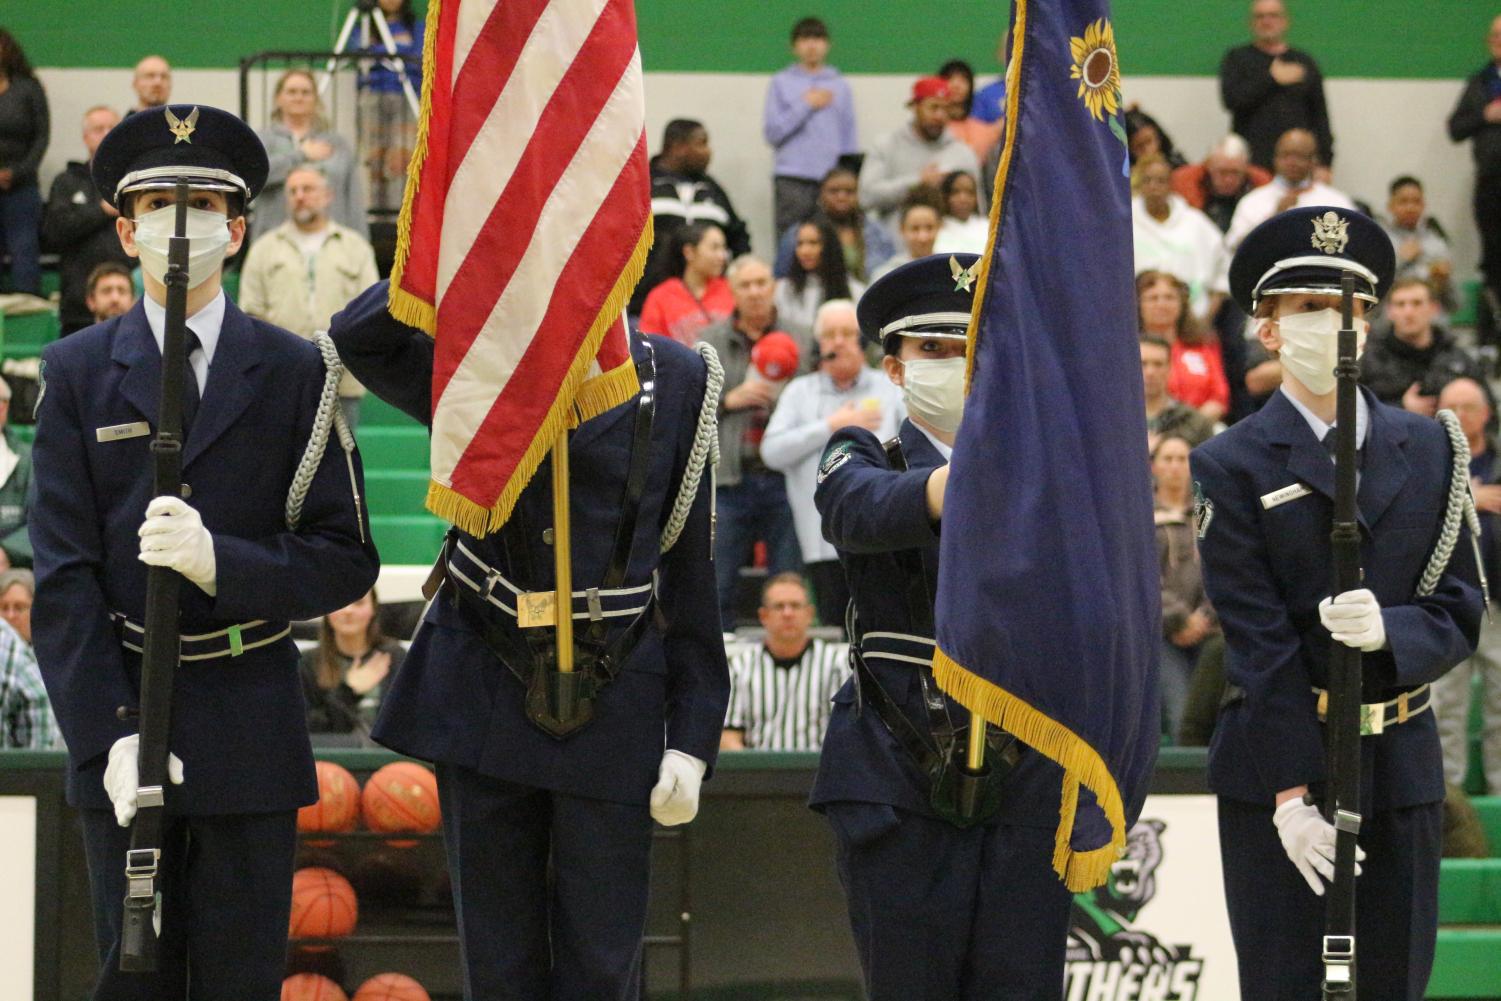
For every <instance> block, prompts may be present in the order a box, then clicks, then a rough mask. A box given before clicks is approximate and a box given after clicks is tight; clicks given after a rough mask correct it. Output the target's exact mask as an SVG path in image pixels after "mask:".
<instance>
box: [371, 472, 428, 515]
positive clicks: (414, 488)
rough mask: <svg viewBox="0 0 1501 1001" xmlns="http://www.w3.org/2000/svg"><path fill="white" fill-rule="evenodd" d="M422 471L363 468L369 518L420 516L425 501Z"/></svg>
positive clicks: (425, 480) (426, 481)
mask: <svg viewBox="0 0 1501 1001" xmlns="http://www.w3.org/2000/svg"><path fill="white" fill-rule="evenodd" d="M427 483H428V475H427V470H426V469H371V468H370V467H368V466H366V467H365V496H366V498H367V499H368V502H369V505H370V514H371V516H372V517H373V516H375V515H378V514H420V513H421V512H422V510H423V503H424V502H425V501H426V500H427Z"/></svg>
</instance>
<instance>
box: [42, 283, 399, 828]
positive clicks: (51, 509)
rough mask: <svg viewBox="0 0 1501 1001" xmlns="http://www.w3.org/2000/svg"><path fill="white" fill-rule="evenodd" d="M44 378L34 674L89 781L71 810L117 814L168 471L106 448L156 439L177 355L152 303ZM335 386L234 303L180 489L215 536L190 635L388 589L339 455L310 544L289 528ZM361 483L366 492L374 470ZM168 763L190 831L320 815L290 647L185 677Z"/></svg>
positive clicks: (52, 350)
mask: <svg viewBox="0 0 1501 1001" xmlns="http://www.w3.org/2000/svg"><path fill="white" fill-rule="evenodd" d="M42 362H43V366H44V368H43V376H44V379H45V384H46V389H45V391H44V392H43V395H42V400H41V403H40V405H39V406H38V408H37V433H36V445H35V448H34V450H33V453H32V455H33V460H34V467H33V468H34V471H35V476H34V485H35V490H36V496H35V499H34V501H33V504H32V518H31V540H32V545H33V547H34V549H35V551H36V575H37V592H36V605H35V609H34V614H33V616H32V621H33V623H34V627H33V628H34V636H35V641H36V651H37V659H38V662H39V664H40V666H41V669H42V674H43V677H44V678H45V680H46V683H47V691H48V693H49V694H50V696H51V698H52V705H53V708H54V709H55V710H56V712H57V718H58V722H59V724H60V725H61V727H62V731H63V736H64V737H65V738H66V739H67V743H68V754H69V757H70V758H71V761H72V765H73V769H72V770H71V771H70V779H71V782H70V785H69V801H70V802H72V803H74V804H75V805H78V806H83V807H97V808H103V807H107V806H108V805H109V800H108V798H107V797H106V796H105V793H104V788H103V785H102V779H103V774H104V766H105V764H106V758H107V752H108V751H109V748H110V746H111V745H112V744H113V743H114V742H115V741H116V740H117V739H118V738H120V737H123V736H126V735H128V734H131V733H134V732H136V728H137V723H136V721H135V720H133V719H132V720H120V719H117V718H116V715H115V710H116V709H117V708H118V707H120V706H135V705H137V692H138V688H139V684H140V669H141V665H140V655H139V654H137V653H132V652H130V651H128V650H124V649H123V648H122V647H121V645H120V639H119V636H118V635H117V633H116V629H115V627H114V625H113V624H112V623H111V621H110V613H111V612H121V613H124V614H125V615H126V616H128V617H129V618H130V619H131V620H132V621H133V622H136V623H140V622H142V621H143V616H144V613H145V600H146V573H147V567H146V565H145V564H144V563H142V562H141V561H140V560H139V559H138V558H137V553H138V552H139V538H138V536H137V530H138V529H139V528H140V525H141V521H142V520H143V518H144V516H145V511H146V505H147V504H148V503H149V502H150V500H151V497H152V489H151V483H152V472H153V470H152V461H151V455H150V443H151V436H150V435H149V434H142V435H139V436H136V437H131V438H124V439H119V440H110V441H103V442H101V441H99V440H98V438H97V436H96V434H95V432H96V431H97V429H99V428H106V427H113V426H115V425H121V424H133V423H137V422H143V421H144V422H149V423H153V424H154V422H155V420H156V416H157V410H158V408H159V405H160V399H161V353H160V352H159V350H158V349H157V346H156V342H155V340H154V339H153V338H152V336H151V328H150V326H149V325H148V324H147V321H146V313H145V309H144V307H143V306H142V305H141V304H139V303H138V304H137V305H136V307H135V308H134V309H132V310H131V311H130V312H128V313H126V314H125V315H124V316H120V317H117V318H115V319H112V320H107V321H105V322H104V323H100V324H96V325H95V326H92V327H89V328H87V329H85V330H82V331H79V332H78V333H76V334H73V335H72V336H70V337H66V338H64V339H62V340H60V341H57V342H55V343H53V344H50V345H48V346H47V348H46V350H44V351H43V352H42ZM323 373H324V368H323V360H322V357H321V356H320V355H319V353H318V350H317V349H316V348H315V347H314V346H313V345H312V344H310V343H309V342H307V341H305V340H303V339H302V338H300V337H297V336H295V335H293V334H290V333H287V332H286V331H284V330H281V329H279V328H277V327H273V326H271V325H270V324H266V323H261V322H259V321H257V320H252V319H250V318H249V317H248V316H246V315H245V314H244V313H242V312H240V310H239V309H237V308H236V307H235V306H234V304H233V303H229V304H226V306H225V311H224V325H223V327H222V329H221V332H220V336H219V343H218V347H217V348H216V349H215V353H214V359H213V364H212V365H210V366H209V374H208V381H207V383H206V385H205V387H204V391H203V399H202V403H201V404H200V406H199V409H198V416H197V419H196V420H195V422H194V425H193V428H192V431H191V433H190V434H189V436H188V439H187V442H186V445H185V447H184V449H183V470H182V475H183V482H184V484H186V486H187V488H188V490H189V491H190V493H187V494H186V499H187V502H188V503H189V504H191V505H192V506H193V507H194V508H196V509H197V510H198V512H199V514H200V515H201V516H202V518H203V523H204V526H205V527H206V528H207V529H208V530H209V532H210V533H211V534H212V535H213V537H214V558H215V561H216V569H217V594H216V596H215V597H212V598H211V597H209V596H208V595H207V594H205V593H204V592H203V591H202V590H201V589H200V588H199V587H198V586H197V585H195V584H191V583H188V582H186V581H184V582H183V583H182V585H181V594H182V598H181V629H182V632H183V633H185V634H188V635H192V634H196V633H207V632H214V631H216V630H221V629H225V628H227V627H228V626H230V625H234V624H237V623H246V622H250V621H254V620H257V619H264V620H269V621H271V622H278V623H284V622H286V621H287V620H292V619H311V618H316V617H317V616H319V615H322V614H324V613H325V612H328V611H330V610H332V609H337V608H341V607H343V606H344V605H347V604H349V603H350V602H351V601H354V600H356V599H358V598H359V597H360V596H361V595H363V594H364V593H365V592H366V591H368V590H369V589H370V587H371V585H372V584H374V582H375V577H376V573H377V572H378V570H379V568H380V562H379V559H378V557H377V556H376V553H375V547H374V546H373V545H372V544H371V543H370V541H369V539H370V530H369V527H368V524H367V525H365V526H364V527H363V532H362V530H361V526H360V525H359V524H357V523H356V514H355V503H354V497H353V491H352V487H351V485H350V481H349V472H348V469H347V467H346V465H345V462H344V454H343V450H342V449H341V448H339V445H338V441H337V439H334V440H333V441H332V442H331V443H330V445H329V448H328V450H327V451H326V452H325V453H324V457H323V462H322V464H321V465H320V466H319V468H318V472H317V473H316V475H315V476H314V478H313V482H312V486H311V488H310V489H309V491H308V495H307V499H306V501H305V503H304V506H303V512H302V520H301V524H300V527H299V530H298V531H296V532H290V531H288V530H287V527H286V521H285V510H286V500H287V489H288V487H289V486H290V485H291V481H292V475H293V472H294V471H295V469H296V468H297V463H298V461H299V460H300V459H301V457H302V453H303V450H304V449H305V448H306V446H307V442H308V438H309V435H310V433H311V430H312V425H313V417H314V414H315V412H316V410H317V403H318V396H319V393H320V391H321V389H322V386H323ZM152 431H153V433H154V431H155V428H154V427H153V428H152ZM355 469H356V474H357V475H361V474H360V473H359V469H360V467H359V465H358V462H356V466H355ZM360 491H361V494H362V495H363V493H364V488H363V486H361V488H360ZM360 517H363V512H361V515H360ZM362 538H363V540H364V541H363V542H362V541H361V540H362ZM169 746H170V747H171V749H172V751H173V752H175V753H176V754H177V755H178V756H179V757H180V758H182V760H183V767H184V773H185V781H184V783H183V785H181V786H168V800H167V803H168V808H169V809H170V810H173V811H174V812H179V813H191V814H225V813H259V812H266V811H272V810H285V809H292V808H295V807H298V806H302V805H305V804H307V803H311V802H313V801H314V799H316V798H317V787H316V784H315V782H314V778H313V759H312V751H311V749H310V747H309V745H308V736H307V713H306V710H305V709H304V707H303V702H302V689H301V682H300V681H299V678H298V673H297V648H296V646H295V645H294V644H293V642H292V640H291V639H290V638H287V637H284V638H282V639H281V640H279V641H277V642H275V643H272V644H269V645H267V646H262V647H259V648H255V649H248V650H246V651H245V652H244V653H243V654H242V655H240V656H239V657H234V658H225V659H216V660H211V661H203V662H184V663H182V664H181V665H180V666H179V667H178V669H177V672H176V675H175V679H174V686H173V698H172V729H171V733H170V738H169Z"/></svg>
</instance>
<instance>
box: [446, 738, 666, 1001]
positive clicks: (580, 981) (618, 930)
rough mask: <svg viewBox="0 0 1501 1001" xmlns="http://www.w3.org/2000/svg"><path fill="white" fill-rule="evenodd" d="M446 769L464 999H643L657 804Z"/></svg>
mask: <svg viewBox="0 0 1501 1001" xmlns="http://www.w3.org/2000/svg"><path fill="white" fill-rule="evenodd" d="M437 772H438V794H439V801H440V802H441V803H442V809H443V841H444V844H445V846H446V849H447V852H448V871H449V874H450V875H451V876H452V878H453V905H454V911H455V912H456V913H457V915H458V924H459V950H460V952H461V954H462V957H463V963H464V997H465V999H466V1001H575V999H576V1001H636V998H638V997H639V995H640V977H641V936H642V934H643V933H644V931H645V930H646V897H647V889H648V887H649V885H650V882H651V834H652V820H651V813H650V811H649V810H648V808H647V807H646V806H644V805H642V806H629V805H626V804H623V803H606V802H604V801H603V800H592V799H581V798H579V797H577V796H567V795H564V794H562V793H555V792H551V791H549V790H546V789H536V788H533V787H530V786H522V785H517V784H515V783H512V782H504V781H502V780H500V779H493V778H489V777H488V776H484V775H481V774H479V773H478V772H474V771H470V770H469V769H467V768H460V767H458V766H456V765H446V764H443V763H441V762H440V763H439V764H438V766H437Z"/></svg>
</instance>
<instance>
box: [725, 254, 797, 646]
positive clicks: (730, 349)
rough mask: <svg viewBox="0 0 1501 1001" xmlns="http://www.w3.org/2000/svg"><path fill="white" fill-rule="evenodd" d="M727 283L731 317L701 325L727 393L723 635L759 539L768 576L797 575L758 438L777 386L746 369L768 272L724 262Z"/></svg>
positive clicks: (769, 295)
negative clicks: (743, 571) (715, 355)
mask: <svg viewBox="0 0 1501 1001" xmlns="http://www.w3.org/2000/svg"><path fill="white" fill-rule="evenodd" d="M728 278H729V283H730V291H731V293H733V295H734V300H735V309H734V312H733V313H731V314H730V315H729V316H728V317H727V318H725V319H723V320H720V321H719V322H717V323H714V324H711V325H710V326H707V327H705V328H704V329H703V332H702V334H701V335H700V337H701V338H702V339H703V340H705V341H707V342H709V343H710V344H711V345H713V347H714V350H715V351H716V352H718V354H719V361H720V364H721V365H723V366H724V384H725V386H726V387H728V388H726V389H725V391H724V396H723V397H721V398H720V401H719V465H718V467H716V468H717V470H718V472H717V487H718V489H717V490H716V492H715V501H716V504H717V508H718V523H717V532H716V535H715V543H714V574H715V578H716V584H717V586H718V590H719V621H720V624H721V625H722V626H723V628H724V629H725V630H726V631H729V630H733V629H734V628H735V591H736V588H737V587H738V586H739V581H740V568H741V567H743V566H745V565H746V564H747V563H749V562H750V556H751V552H752V550H753V549H754V548H755V544H756V543H757V542H758V541H761V542H765V543H766V563H767V572H768V573H771V574H773V575H775V574H779V573H784V572H788V571H800V570H801V569H802V561H801V560H800V559H799V558H798V551H797V535H796V533H795V532H794V530H793V527H792V509H791V508H790V507H788V505H787V483H786V480H785V478H784V477H783V476H782V474H781V473H778V472H775V471H774V470H772V469H770V468H768V467H767V465H766V463H765V462H763V461H762V459H761V439H762V437H764V435H765V433H766V425H767V422H768V421H769V420H770V419H771V408H772V404H773V403H774V401H775V399H776V392H777V387H776V386H774V385H773V384H772V383H771V382H769V381H767V380H766V379H765V378H764V377H762V376H761V375H760V373H758V372H756V371H755V369H754V368H752V367H751V364H750V355H751V348H752V347H753V346H754V345H755V343H756V342H757V341H758V340H760V339H761V338H762V337H763V336H764V335H765V334H768V333H770V332H771V331H772V330H773V329H774V328H775V327H776V322H777V315H776V306H775V302H774V295H775V286H774V285H773V284H772V278H771V269H770V268H769V267H767V266H766V264H765V263H764V262H762V261H761V260H760V259H759V258H755V257H751V256H750V255H748V254H746V255H742V256H740V257H737V258H735V260H734V261H732V262H731V263H730V267H729V273H728Z"/></svg>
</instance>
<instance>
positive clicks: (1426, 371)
mask: <svg viewBox="0 0 1501 1001" xmlns="http://www.w3.org/2000/svg"><path fill="white" fill-rule="evenodd" d="M1461 377H1468V378H1471V379H1474V380H1475V381H1476V382H1479V383H1480V384H1481V385H1482V386H1483V385H1485V383H1484V380H1483V378H1482V376H1481V372H1480V366H1479V365H1478V364H1477V363H1476V361H1475V359H1474V358H1471V357H1470V355H1469V353H1468V352H1466V351H1465V349H1464V348H1462V347H1460V346H1459V345H1458V344H1457V343H1455V341H1454V338H1453V337H1452V336H1450V334H1449V332H1448V331H1447V330H1445V329H1444V328H1443V327H1440V326H1439V325H1438V324H1434V326H1433V343H1432V344H1430V345H1428V347H1426V348H1423V349H1421V350H1419V349H1418V348H1415V347H1413V346H1411V345H1410V344H1408V343H1406V342H1405V341H1403V340H1401V339H1400V338H1398V337H1397V335H1396V332H1395V331H1393V330H1392V328H1391V325H1390V324H1389V323H1383V324H1381V325H1380V327H1379V329H1376V330H1372V331H1371V337H1370V342H1369V343H1368V344H1367V345H1366V350H1365V354H1364V355H1362V356H1361V359H1360V382H1361V384H1362V385H1364V386H1366V387H1367V388H1369V389H1370V391H1371V392H1373V393H1375V394H1376V398H1377V399H1378V400H1380V401H1381V402H1382V403H1389V404H1391V405H1392V406H1396V407H1400V406H1401V405H1402V395H1403V394H1404V393H1406V392H1407V390H1408V387H1410V386H1411V385H1412V384H1413V383H1418V385H1419V387H1420V388H1419V392H1421V393H1422V394H1423V395H1424V396H1437V395H1438V393H1439V390H1441V389H1443V388H1444V386H1446V385H1448V384H1449V383H1450V382H1452V381H1454V380H1455V379H1458V378H1461Z"/></svg>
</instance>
